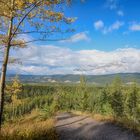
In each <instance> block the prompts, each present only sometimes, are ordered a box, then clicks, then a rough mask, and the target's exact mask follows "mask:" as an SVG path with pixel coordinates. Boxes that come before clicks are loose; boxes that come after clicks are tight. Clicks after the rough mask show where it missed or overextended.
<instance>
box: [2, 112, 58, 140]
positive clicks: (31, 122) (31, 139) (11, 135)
mask: <svg viewBox="0 0 140 140" xmlns="http://www.w3.org/2000/svg"><path fill="white" fill-rule="evenodd" d="M54 123H55V120H54V119H53V118H50V119H46V120H45V119H43V120H42V119H41V118H40V111H39V110H33V111H32V112H31V114H28V115H25V116H23V117H22V118H20V119H17V120H13V121H12V122H7V123H5V124H4V125H3V127H2V130H1V135H0V140H57V133H56V132H55V129H54Z"/></svg>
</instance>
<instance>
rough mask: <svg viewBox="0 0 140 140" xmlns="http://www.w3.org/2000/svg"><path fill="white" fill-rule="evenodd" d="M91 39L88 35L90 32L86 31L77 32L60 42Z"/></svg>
mask: <svg viewBox="0 0 140 140" xmlns="http://www.w3.org/2000/svg"><path fill="white" fill-rule="evenodd" d="M89 40H90V38H89V36H88V32H87V31H85V32H80V33H77V34H75V35H73V36H71V37H70V38H69V39H67V40H64V41H60V42H62V43H64V42H71V43H75V42H79V41H89Z"/></svg>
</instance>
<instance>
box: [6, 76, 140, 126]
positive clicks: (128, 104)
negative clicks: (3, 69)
mask: <svg viewBox="0 0 140 140" xmlns="http://www.w3.org/2000/svg"><path fill="white" fill-rule="evenodd" d="M9 94H12V93H7V102H6V105H5V108H6V109H5V120H9V119H12V118H16V117H19V116H22V115H24V114H26V113H30V112H31V111H32V110H33V109H35V108H39V109H41V110H43V111H44V112H45V115H48V116H50V115H52V114H53V113H55V112H57V111H59V110H66V111H70V110H79V111H82V112H84V111H88V112H90V113H97V114H102V115H110V116H113V117H114V118H115V119H125V120H128V121H130V122H132V124H133V125H134V127H135V126H138V125H140V117H139V116H140V88H139V87H138V86H137V84H136V83H134V84H132V85H129V86H128V85H127V86H126V85H124V84H123V83H122V81H121V79H120V78H116V79H115V80H114V81H112V84H111V85H106V86H105V87H96V86H91V85H90V86H89V85H87V82H86V79H85V78H84V77H81V79H80V84H77V85H69V86H68V85H62V84H61V85H55V86H51V85H49V86H39V85H24V86H23V87H22V92H20V93H18V94H17V99H16V100H15V102H14V103H13V101H11V100H10V98H11V96H9ZM8 96H9V97H8ZM19 101H20V102H19Z"/></svg>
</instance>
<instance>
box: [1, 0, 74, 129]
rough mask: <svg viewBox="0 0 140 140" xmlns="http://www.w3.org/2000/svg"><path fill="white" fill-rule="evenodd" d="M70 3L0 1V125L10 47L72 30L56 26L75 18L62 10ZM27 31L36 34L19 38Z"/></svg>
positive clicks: (57, 0) (47, 39) (47, 0)
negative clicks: (0, 51)
mask: <svg viewBox="0 0 140 140" xmlns="http://www.w3.org/2000/svg"><path fill="white" fill-rule="evenodd" d="M70 2H71V0H0V47H2V48H3V60H2V61H1V63H2V67H1V68H2V70H1V79H0V128H1V125H2V115H3V109H4V95H5V92H4V90H5V80H6V71H7V64H8V61H9V52H10V49H11V48H16V47H19V48H23V47H26V46H27V44H28V43H31V42H34V41H57V40H60V39H59V38H51V37H50V36H51V35H52V34H53V33H55V34H56V33H66V32H69V31H70V32H71V30H70V29H67V30H65V31H63V30H61V29H60V26H59V25H57V23H58V22H59V23H64V24H70V23H72V22H73V21H74V20H75V19H74V18H71V17H66V16H65V14H64V12H63V9H62V7H65V6H67V5H68V4H69V3H70ZM25 25H26V26H25ZM26 34H30V35H32V34H37V35H35V38H34V39H31V40H28V41H27V40H25V39H24V38H22V37H20V36H22V35H26ZM36 36H37V37H36ZM61 39H62V38H61Z"/></svg>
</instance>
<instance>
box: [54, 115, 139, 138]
mask: <svg viewBox="0 0 140 140" xmlns="http://www.w3.org/2000/svg"><path fill="white" fill-rule="evenodd" d="M56 119H57V123H56V130H57V133H58V135H59V140H140V137H138V136H136V135H134V133H133V132H130V131H128V130H126V129H123V128H121V127H119V126H116V125H114V124H111V123H107V122H98V121H95V120H93V119H92V118H90V117H89V116H78V115H73V114H71V113H61V114H59V115H58V116H56Z"/></svg>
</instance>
